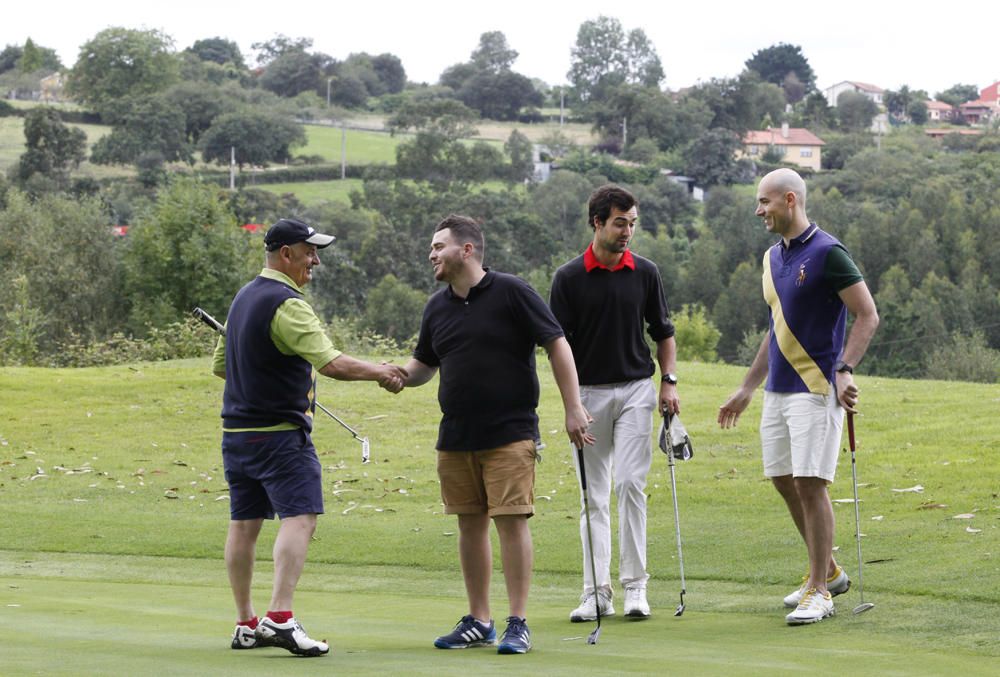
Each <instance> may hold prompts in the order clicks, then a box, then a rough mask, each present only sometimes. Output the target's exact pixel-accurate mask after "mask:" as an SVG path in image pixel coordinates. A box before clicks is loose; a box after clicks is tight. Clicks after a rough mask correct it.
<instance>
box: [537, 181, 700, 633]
mask: <svg viewBox="0 0 1000 677" xmlns="http://www.w3.org/2000/svg"><path fill="white" fill-rule="evenodd" d="M638 217H639V212H638V206H637V202H636V199H635V197H633V196H632V194H631V193H629V192H628V191H627V190H625V189H624V188H621V187H620V186H616V185H611V184H609V185H605V186H601V187H600V188H598V189H597V190H595V191H594V193H593V194H592V195H591V196H590V201H589V215H588V220H589V222H590V227H591V228H593V230H594V239H593V241H592V242H591V243H590V245H589V246H588V247H587V250H586V251H585V252H584V253H583V254H582V255H581V256H578V257H576V258H575V259H573V260H572V261H570V262H568V263H566V264H565V265H563V266H562V267H560V268H559V270H557V271H556V274H555V276H554V277H553V279H552V291H551V298H550V305H551V307H552V312H553V314H555V316H556V319H558V320H559V323H560V324H561V325H562V328H563V331H564V332H565V333H566V338H567V340H568V341H569V344H570V347H571V348H572V349H573V357H574V359H575V361H576V370H577V374H578V376H579V379H580V397H581V399H582V400H583V406H584V407H586V409H587V411H588V412H590V415H591V416H592V417H593V419H594V421H593V423H592V424H591V427H590V432H591V433H592V434H593V436H594V438H596V441H595V442H594V444H592V445H589V446H587V447H586V448H585V449H584V453H583V459H584V464H585V468H584V469H585V471H586V476H587V495H588V497H589V501H588V503H589V506H590V524H591V527H592V529H593V543H594V546H593V547H594V554H593V556H594V561H595V568H596V571H597V577H598V579H599V580H597V581H593V580H591V574H590V569H589V567H587V566H586V564H585V565H584V567H583V572H584V573H583V595H582V596H581V598H580V605H579V606H578V607H577V608H576V609H574V610H573V611H572V612H571V613H570V620H571V621H573V622H582V621H590V620H594V619H595V618H596V617H597V605H598V604H599V605H600V610H601V616H613V615H614V613H615V610H614V606H613V605H612V596H613V594H612V589H611V573H610V570H611V482H612V475H613V477H614V486H615V495H616V496H617V497H618V533H619V550H620V555H619V566H618V576H619V580H620V581H621V584H622V587H623V588H624V590H625V616H626V617H628V618H634V619H643V618H648V617H649V615H650V610H649V603H648V602H647V600H646V581H647V580H648V579H649V574H648V573H647V572H646V476H647V475H648V474H649V468H650V465H651V464H652V460H653V447H652V436H651V434H652V425H653V412H654V411H655V410H658V411H661V412H662V411H669V412H670V413H678V412H679V411H680V400H679V399H678V397H677V376H676V374H675V371H676V344H675V342H674V326H673V324H672V323H671V322H670V317H669V310H668V309H667V303H666V299H665V298H664V294H663V282H662V281H661V279H660V272H659V270H658V269H657V268H656V265H655V264H654V263H653V262H652V261H649V260H648V259H645V258H643V257H641V256H638V255H637V254H635V253H633V252H632V251H630V250H629V248H628V245H629V242H630V241H631V240H632V234H633V233H634V232H635V225H636V220H637V219H638ZM644 325H645V330H646V332H647V333H648V334H649V336H650V337H651V338H652V339H653V341H654V342H655V343H656V361H657V362H658V363H659V367H660V373H661V374H662V377H661V382H660V388H659V396H657V393H656V390H655V389H654V387H653V384H652V382H651V381H650V377H651V376H653V374H654V373H655V371H656V366H655V365H654V363H653V359H652V356H651V355H650V351H649V348H648V347H647V345H646V341H645V337H644V336H643V327H644ZM573 458H574V461H576V458H577V457H576V454H574V455H573ZM579 472H580V468H579V467H577V473H579ZM583 510H584V506H583V502H582V501H581V508H580V539H581V542H582V544H583V562H584V563H586V562H589V561H590V553H589V551H588V548H589V545H588V542H587V540H588V539H587V521H586V515H585V514H584V513H583Z"/></svg>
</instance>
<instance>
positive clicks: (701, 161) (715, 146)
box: [684, 129, 742, 186]
mask: <svg viewBox="0 0 1000 677" xmlns="http://www.w3.org/2000/svg"><path fill="white" fill-rule="evenodd" d="M740 148H741V143H740V137H739V136H737V135H736V134H735V133H733V132H731V131H729V130H728V129H710V130H708V131H707V132H705V133H704V134H702V135H701V136H699V137H698V138H697V139H695V140H694V141H692V142H691V143H690V144H689V145H688V146H687V148H685V149H684V172H685V173H686V174H687V175H688V176H691V177H692V178H694V179H695V180H696V181H697V182H698V183H699V184H700V185H702V186H723V185H725V186H728V185H730V184H733V183H737V182H738V181H740V180H741V178H742V168H741V166H740V165H739V164H738V163H737V161H736V151H738V150H739V149H740Z"/></svg>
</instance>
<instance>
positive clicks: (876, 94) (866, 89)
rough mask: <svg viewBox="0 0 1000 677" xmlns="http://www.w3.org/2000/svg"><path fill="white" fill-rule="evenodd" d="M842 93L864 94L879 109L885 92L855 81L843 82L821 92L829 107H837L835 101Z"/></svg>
mask: <svg viewBox="0 0 1000 677" xmlns="http://www.w3.org/2000/svg"><path fill="white" fill-rule="evenodd" d="M844 92H856V93H857V94H864V95H865V96H867V97H868V98H869V99H871V100H872V101H874V102H875V104H876V105H878V107H879V108H882V106H883V105H884V101H883V100H882V99H883V97H884V96H885V90H884V89H882V88H881V87H877V86H876V85H872V84H869V83H867V82H857V81H856V80H844V81H843V82H838V83H837V84H835V85H831V86H830V87H827V88H826V89H824V90H823V96H825V97H826V102H827V103H828V104H829V105H831V106H836V105H837V99H839V98H840V95H841V94H843V93H844Z"/></svg>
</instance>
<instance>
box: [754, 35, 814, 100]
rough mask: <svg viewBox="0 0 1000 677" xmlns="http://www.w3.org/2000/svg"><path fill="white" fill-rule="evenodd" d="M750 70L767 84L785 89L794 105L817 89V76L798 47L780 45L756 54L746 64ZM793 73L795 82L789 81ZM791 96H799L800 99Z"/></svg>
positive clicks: (785, 44)
mask: <svg viewBox="0 0 1000 677" xmlns="http://www.w3.org/2000/svg"><path fill="white" fill-rule="evenodd" d="M745 65H746V67H747V68H748V69H749V70H752V71H755V72H756V73H757V74H758V75H760V77H761V78H762V79H763V80H764V81H765V82H770V83H771V84H775V85H778V86H782V87H785V86H787V87H788V89H785V95H786V97H787V98H788V101H789V103H794V102H795V101H797V100H798V99H801V98H802V96H801V95H802V94H808V93H809V92H811V91H812V90H813V89H814V88H815V87H816V75H815V73H813V69H812V66H810V65H809V61H808V60H807V59H806V57H805V56H804V55H803V54H802V48H801V47H799V46H798V45H789V44H787V43H784V42H782V43H779V44H777V45H772V46H770V47H767V48H765V49H761V50H758V51H756V52H754V54H753V56H751V57H750V58H749V59H747V60H746V62H745ZM790 73H793V74H794V75H795V79H794V80H788V75H789V74H790ZM789 94H791V95H793V96H794V95H796V94H798V95H799V96H798V99H796V98H793V96H789Z"/></svg>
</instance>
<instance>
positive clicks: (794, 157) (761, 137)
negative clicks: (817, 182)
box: [741, 122, 826, 171]
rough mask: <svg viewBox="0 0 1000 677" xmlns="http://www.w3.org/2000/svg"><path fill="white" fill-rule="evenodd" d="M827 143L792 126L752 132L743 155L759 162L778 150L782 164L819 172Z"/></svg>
mask: <svg viewBox="0 0 1000 677" xmlns="http://www.w3.org/2000/svg"><path fill="white" fill-rule="evenodd" d="M825 145H826V143H825V142H824V141H823V139H821V138H819V137H818V136H816V135H815V134H813V133H812V132H810V131H809V130H808V129H803V128H801V127H789V126H788V123H787V122H786V123H784V124H782V125H781V127H780V128H776V127H768V128H767V129H765V130H752V131H749V132H747V133H746V135H745V136H744V137H743V151H742V153H741V155H742V156H743V157H748V158H750V159H751V160H759V159H760V158H761V157H762V156H763V155H764V154H765V153H767V152H768V150H772V151H777V152H778V153H779V154H780V155H781V159H782V161H783V162H787V163H788V164H793V165H798V166H799V167H806V168H808V169H812V170H814V171H819V169H820V161H821V159H822V158H821V153H822V150H823V146H825Z"/></svg>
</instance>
